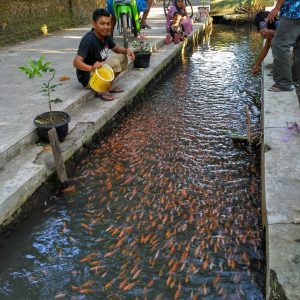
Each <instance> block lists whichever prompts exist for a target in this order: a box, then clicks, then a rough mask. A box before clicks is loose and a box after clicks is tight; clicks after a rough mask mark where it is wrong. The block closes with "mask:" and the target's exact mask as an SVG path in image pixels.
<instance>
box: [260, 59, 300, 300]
mask: <svg viewBox="0 0 300 300" xmlns="http://www.w3.org/2000/svg"><path fill="white" fill-rule="evenodd" d="M270 63H272V55H271V53H269V55H268V56H267V57H266V59H265V64H266V65H267V64H270ZM269 72H270V69H264V74H263V102H262V117H263V130H264V142H263V147H262V187H263V193H262V202H263V203H262V207H263V222H264V224H265V226H266V252H267V271H266V273H267V278H266V280H267V282H266V295H267V299H274V300H275V299H280V300H285V299H290V300H296V299H297V300H298V299H300V272H299V270H300V160H299V149H300V136H299V135H293V134H291V132H289V131H288V129H287V125H286V122H297V124H300V109H299V101H298V98H297V95H296V92H295V91H292V92H281V93H274V92H269V91H268V90H267V88H268V87H270V86H272V85H273V84H274V82H273V80H272V77H270V76H267V73H269Z"/></svg>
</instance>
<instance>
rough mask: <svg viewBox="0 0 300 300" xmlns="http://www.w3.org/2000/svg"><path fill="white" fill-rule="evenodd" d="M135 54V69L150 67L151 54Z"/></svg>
mask: <svg viewBox="0 0 300 300" xmlns="http://www.w3.org/2000/svg"><path fill="white" fill-rule="evenodd" d="M134 54H135V60H134V61H133V65H134V67H135V68H148V67H149V64H150V57H151V52H149V53H140V52H134Z"/></svg>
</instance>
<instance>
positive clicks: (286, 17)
mask: <svg viewBox="0 0 300 300" xmlns="http://www.w3.org/2000/svg"><path fill="white" fill-rule="evenodd" d="M279 11H280V22H279V25H278V27H277V29H276V33H275V35H274V38H273V42H272V53H273V58H274V60H273V79H274V82H275V84H274V85H273V86H271V87H270V88H269V89H268V90H269V91H271V92H284V91H292V90H293V89H294V85H293V76H292V74H293V73H294V74H298V76H299V75H300V0H278V1H277V4H276V6H275V8H274V9H273V10H271V12H270V13H269V14H268V16H267V18H266V21H267V22H274V20H275V18H276V16H277V14H278V12H279ZM291 47H294V49H293V70H294V72H292V67H291V52H290V49H291ZM294 81H298V82H299V81H300V78H299V77H298V78H294Z"/></svg>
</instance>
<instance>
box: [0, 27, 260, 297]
mask: <svg viewBox="0 0 300 300" xmlns="http://www.w3.org/2000/svg"><path fill="white" fill-rule="evenodd" d="M259 43H260V40H259V38H257V36H256V35H255V34H254V33H252V31H251V30H250V29H249V28H244V27H243V28H233V27H224V26H222V27H221V26H220V27H218V26H215V27H214V30H213V33H212V35H211V36H210V37H209V35H208V34H207V35H206V36H204V37H203V41H202V43H200V46H198V48H197V49H195V50H196V51H195V52H194V53H192V54H191V53H190V54H187V55H186V56H184V57H183V58H182V64H179V65H178V66H176V67H175V68H174V69H173V70H172V71H171V72H170V74H168V76H167V78H166V79H165V80H164V81H163V82H161V83H159V84H158V85H157V86H156V87H155V89H153V91H152V92H151V94H150V95H149V96H148V97H147V98H145V99H144V101H142V102H140V103H139V104H137V106H136V108H135V109H134V110H133V111H132V112H131V113H130V114H129V115H128V116H127V117H126V119H125V120H124V121H123V122H122V123H121V124H120V127H119V128H118V129H116V130H115V131H114V132H113V133H112V134H111V135H110V136H109V137H108V138H107V139H106V140H105V141H99V144H97V145H95V146H94V148H93V149H92V151H91V152H90V154H89V155H88V156H87V157H86V158H84V159H83V160H82V161H81V162H80V164H79V165H78V167H77V168H76V169H75V170H73V172H72V174H70V177H71V184H72V186H71V188H70V189H69V190H68V191H66V192H64V193H63V194H61V195H56V196H51V197H48V196H45V197H44V199H43V202H44V204H45V205H43V207H41V208H37V209H36V210H35V211H34V212H33V213H32V214H31V215H30V218H28V219H27V220H26V221H25V222H23V223H22V224H21V225H20V226H19V227H18V228H17V230H16V231H15V232H14V233H13V234H12V235H11V236H10V237H9V238H6V239H4V240H2V241H1V243H0V247H1V248H0V255H1V261H0V282H1V284H0V299H157V300H158V299H264V281H265V278H264V265H265V258H264V252H263V231H262V224H261V208H260V207H261V204H260V202H261V200H260V177H259V153H255V152H248V151H246V149H245V148H243V147H238V146H237V145H236V144H234V143H233V142H232V139H231V138H230V137H229V136H228V132H229V131H238V132H240V133H244V132H245V105H247V106H249V107H250V110H251V112H252V114H251V122H252V126H253V127H258V126H259V117H260V114H259V111H258V110H257V109H256V107H255V106H254V105H253V101H254V99H255V98H258V97H259V91H260V82H259V78H254V77H252V76H251V74H250V67H251V63H252V62H253V58H254V56H256V53H257V51H258V47H259V46H257V45H258V44H259Z"/></svg>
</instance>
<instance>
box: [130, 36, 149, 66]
mask: <svg viewBox="0 0 300 300" xmlns="http://www.w3.org/2000/svg"><path fill="white" fill-rule="evenodd" d="M132 48H133V49H134V54H135V60H134V61H133V65H134V67H135V68H148V67H149V63H150V57H151V46H150V43H149V42H148V40H147V39H146V37H145V36H144V35H141V36H140V37H139V38H138V39H137V40H135V41H134V42H133V43H132Z"/></svg>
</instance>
